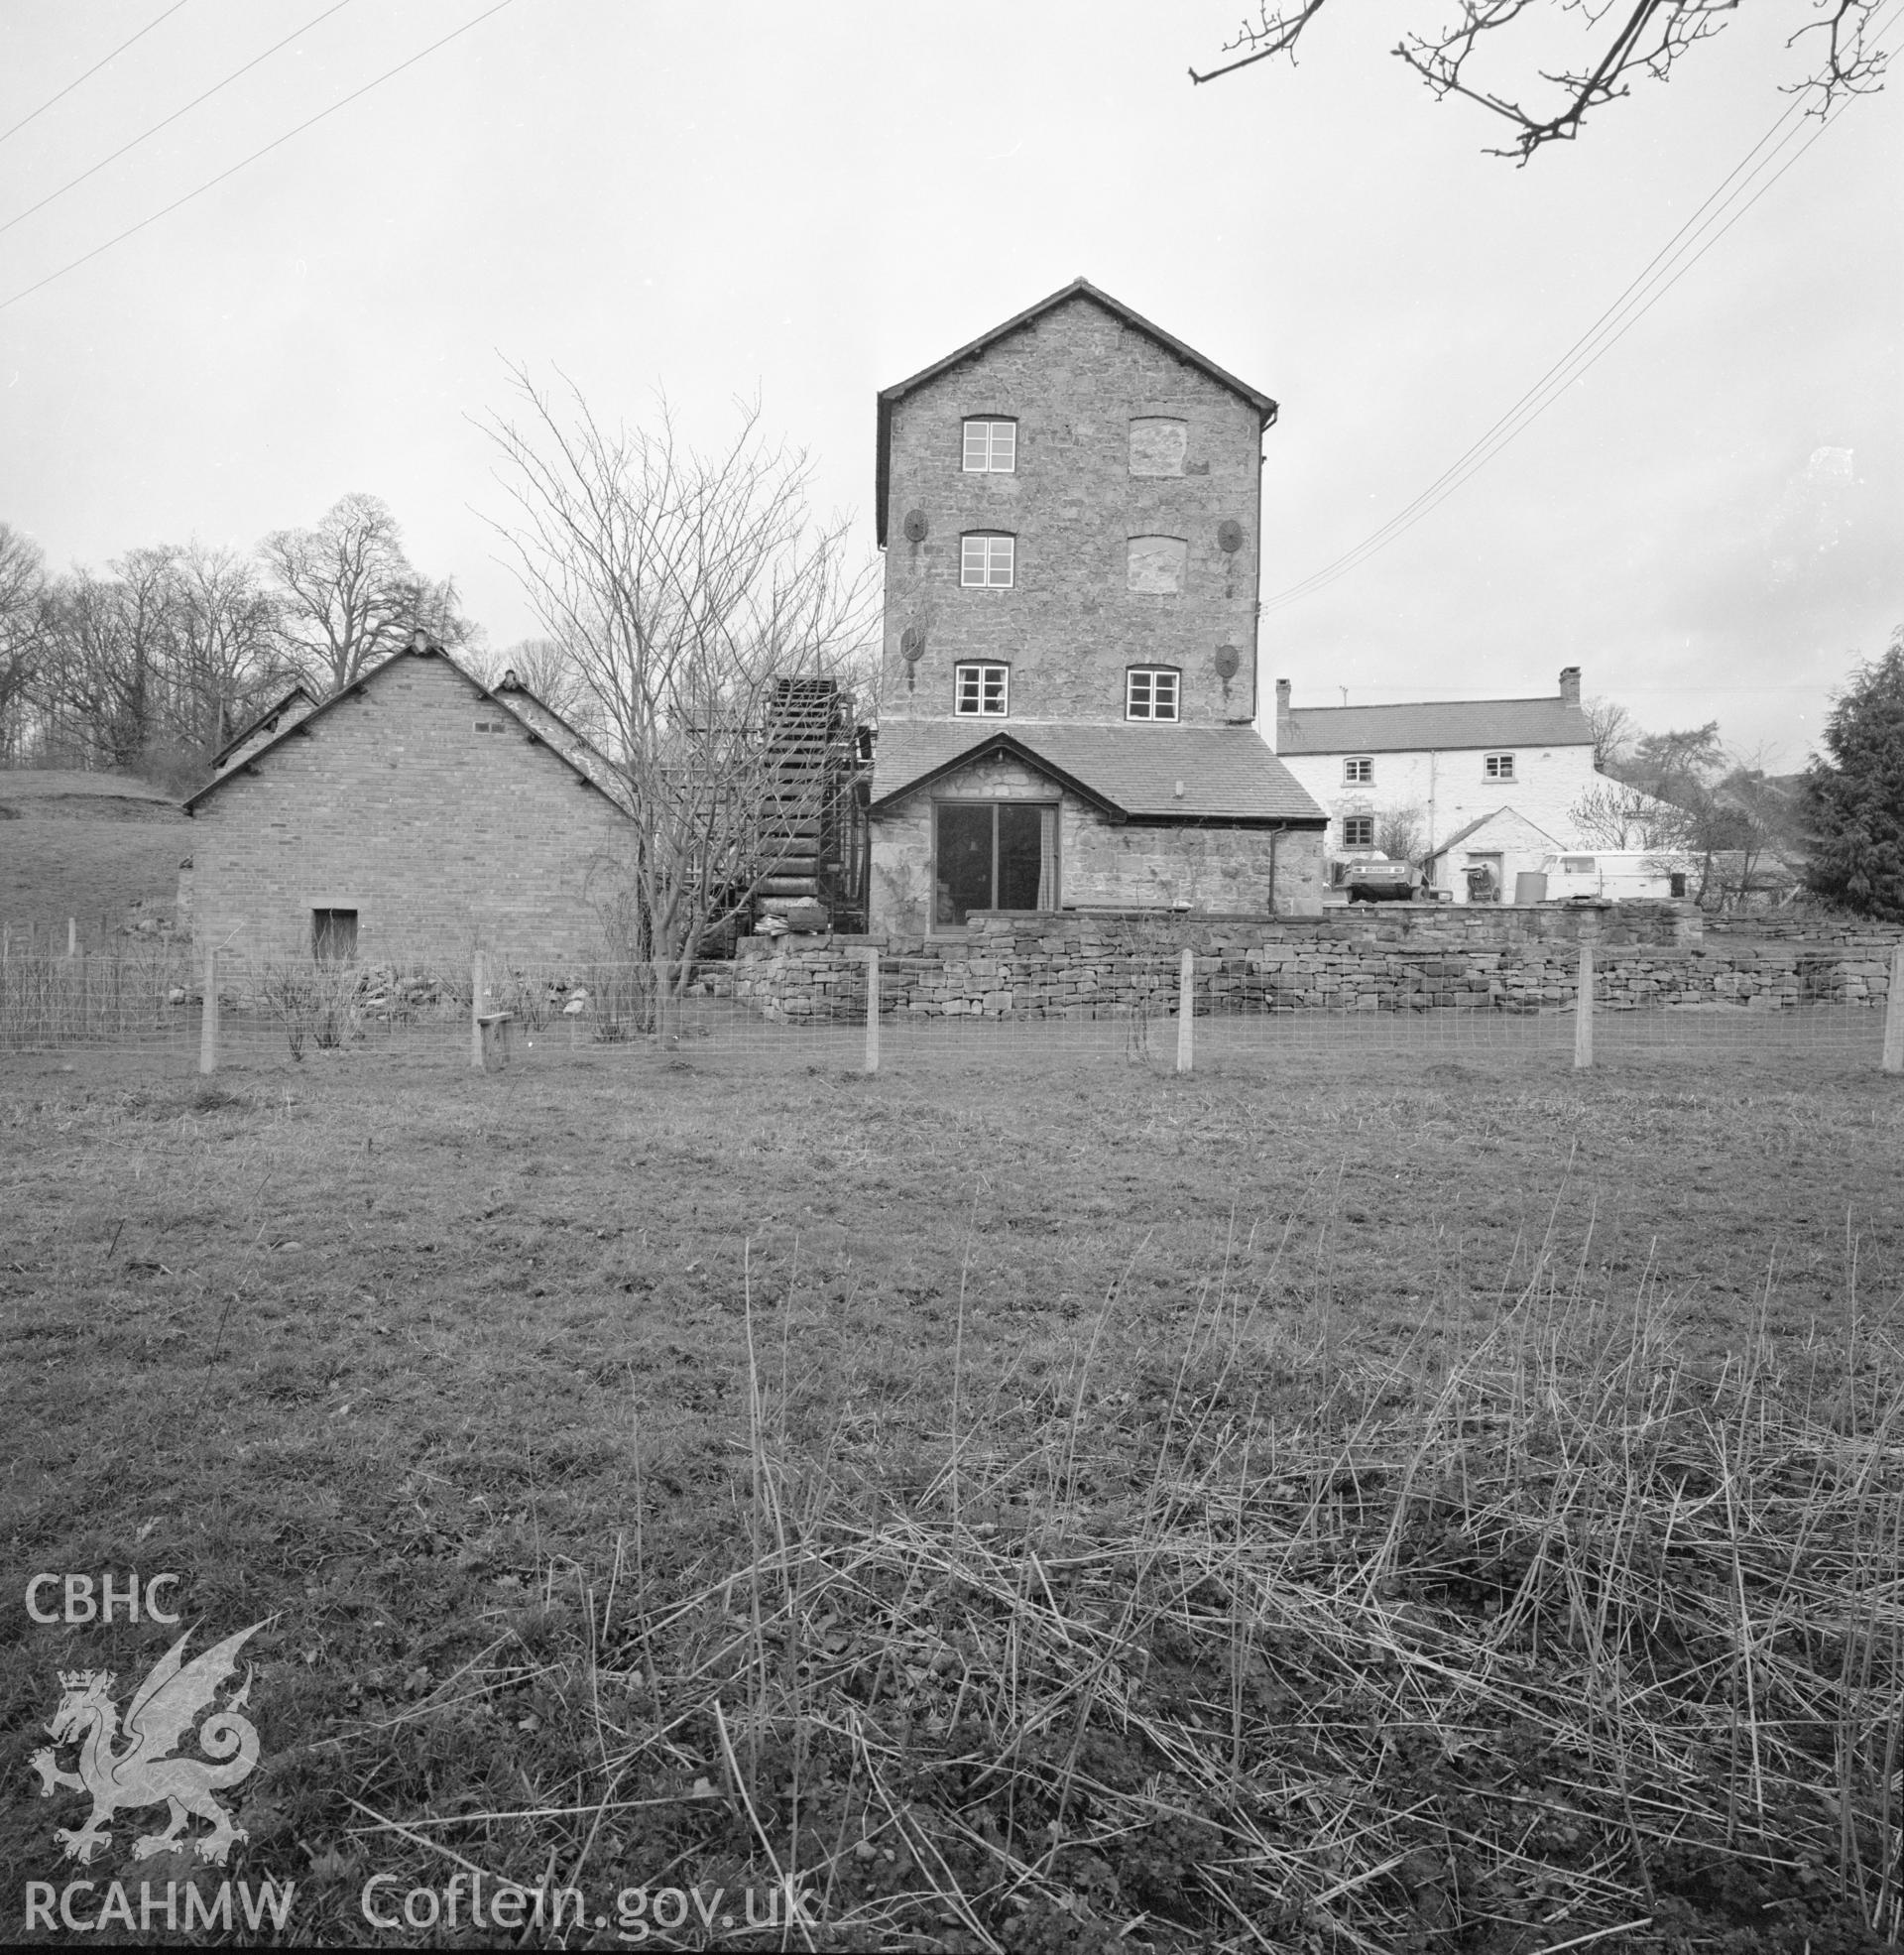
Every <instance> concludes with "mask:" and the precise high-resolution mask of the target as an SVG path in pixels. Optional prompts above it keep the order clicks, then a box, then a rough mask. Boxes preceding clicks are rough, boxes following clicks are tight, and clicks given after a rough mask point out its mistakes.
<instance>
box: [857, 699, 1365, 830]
mask: <svg viewBox="0 0 1904 1955" xmlns="http://www.w3.org/2000/svg"><path fill="white" fill-rule="evenodd" d="M998 754H1003V755H1009V756H1010V757H1011V759H1014V760H1017V761H1021V762H1022V763H1023V764H1024V765H1025V766H1027V767H1029V768H1032V769H1034V770H1036V771H1037V772H1038V773H1040V774H1043V775H1044V776H1046V777H1047V778H1048V779H1050V780H1052V781H1055V782H1056V783H1057V784H1058V785H1059V786H1060V787H1063V788H1065V789H1068V790H1069V791H1070V792H1071V793H1072V794H1078V795H1080V796H1081V797H1082V798H1083V799H1085V800H1087V801H1090V802H1091V803H1092V804H1093V805H1094V806H1096V807H1098V808H1100V809H1102V810H1103V811H1104V812H1105V813H1106V814H1108V815H1110V816H1111V818H1112V819H1113V820H1117V821H1182V822H1198V821H1205V822H1223V823H1232V822H1242V823H1268V822H1297V823H1301V824H1304V825H1307V826H1311V827H1317V828H1320V827H1321V826H1322V825H1323V824H1324V822H1325V821H1326V820H1327V819H1328V817H1327V816H1326V815H1325V814H1324V813H1323V811H1322V809H1321V808H1319V807H1318V806H1317V805H1316V803H1315V802H1314V801H1313V800H1311V799H1310V798H1309V796H1308V794H1305V793H1304V792H1303V790H1302V788H1301V787H1300V786H1299V785H1298V784H1297V782H1296V779H1295V777H1294V776H1293V775H1292V774H1291V773H1290V772H1289V770H1288V769H1287V768H1286V767H1284V766H1283V765H1282V763H1281V762H1280V761H1279V760H1277V759H1276V757H1275V755H1274V754H1272V753H1271V752H1270V751H1269V748H1268V746H1267V744H1266V743H1265V742H1264V741H1263V739H1262V737H1261V736H1260V735H1259V734H1258V733H1257V732H1256V730H1255V729H1254V727H1250V726H1086V725H1078V724H1075V723H1072V722H1069V721H1057V720H1013V721H1012V722H1011V726H1010V728H1009V729H1007V728H1005V727H1001V726H998V725H996V724H995V725H992V726H986V725H984V724H983V723H981V722H975V721H972V720H939V719H932V720H888V721H887V722H886V723H885V724H884V725H883V726H882V727H881V728H880V733H879V739H878V742H877V744H876V745H875V747H874V749H873V799H872V812H873V813H875V814H878V813H880V812H881V811H882V810H883V809H885V808H887V807H889V806H891V805H892V803H893V802H894V801H896V800H899V799H901V798H902V797H903V796H904V795H906V794H916V793H917V792H918V791H919V790H920V789H921V788H926V787H929V786H931V784H932V783H933V782H935V781H938V780H941V779H943V778H944V777H945V776H946V775H948V774H951V773H953V772H955V771H956V770H957V769H959V768H963V767H970V766H971V765H972V764H973V763H974V762H976V761H980V760H983V759H986V758H987V757H989V756H992V755H998ZM1179 783H1181V784H1182V786H1183V794H1182V796H1181V797H1179V796H1178V794H1177V786H1178V784H1179Z"/></svg>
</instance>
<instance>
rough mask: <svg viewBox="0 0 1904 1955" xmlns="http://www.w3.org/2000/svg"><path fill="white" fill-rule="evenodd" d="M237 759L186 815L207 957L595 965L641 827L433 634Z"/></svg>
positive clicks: (520, 700) (599, 782)
mask: <svg viewBox="0 0 1904 1955" xmlns="http://www.w3.org/2000/svg"><path fill="white" fill-rule="evenodd" d="M292 704H295V702H286V705H287V709H286V710H284V711H283V712H282V713H281V715H280V718H279V722H278V726H277V730H276V731H275V732H271V731H269V730H268V729H267V730H266V733H265V737H264V738H263V739H262V740H259V739H258V738H257V737H256V735H255V733H253V731H252V730H250V729H248V730H247V735H246V736H241V742H240V744H239V745H238V747H237V748H236V750H235V752H234V754H233V756H232V758H231V759H230V760H229V761H228V763H227V764H226V765H225V766H224V767H223V768H222V769H221V770H220V771H219V772H218V774H217V775H216V776H215V777H214V778H213V779H212V781H211V782H210V783H209V784H208V785H206V786H205V787H203V788H201V789H199V791H198V792H197V793H196V794H193V795H192V796H191V797H190V798H189V799H188V800H187V801H186V802H185V803H184V807H185V812H186V813H187V814H189V815H190V816H191V818H192V820H193V823H194V824H195V833H194V835H193V843H192V867H191V872H190V875H191V884H190V903H191V909H192V913H193V925H194V929H195V931H196V932H197V934H198V936H199V937H200V939H201V940H202V941H207V942H211V943H217V944H225V943H229V944H230V945H232V947H233V948H234V949H237V950H239V951H241V952H243V953H246V954H248V955H250V956H251V957H252V958H254V959H264V960H269V959H273V958H296V957H308V956H310V955H312V954H313V953H315V954H316V955H318V956H320V957H347V956H352V955H361V956H364V957H374V958H394V957H399V956H404V955H407V954H411V953H420V952H423V951H442V950H447V949H451V948H457V949H462V948H467V947H470V946H472V945H473V944H474V943H477V942H481V943H484V944H486V945H490V946H495V947H499V948H502V949H504V950H510V949H519V948H520V949H529V948H534V949H535V950H536V951H537V952H541V953H548V954H555V955H579V954H582V953H584V952H586V951H587V950H589V949H590V948H591V947H593V946H594V945H595V943H596V942H597V941H598V938H599V929H598V926H597V923H596V919H595V913H594V910H593V908H592V907H591V903H590V894H591V881H592V879H594V878H596V877H599V876H600V875H601V874H602V873H604V872H605V871H606V870H607V869H608V868H609V867H610V866H611V865H612V864H613V863H614V862H615V861H616V860H617V858H618V856H619V855H620V854H621V853H622V852H623V851H625V849H626V845H627V840H628V836H629V834H630V832H631V829H630V825H629V822H628V818H627V816H626V814H625V813H624V812H623V807H622V804H621V803H620V801H619V800H618V799H617V798H616V795H615V794H614V792H613V790H614V787H615V778H614V775H613V773H612V772H611V770H610V769H609V768H608V766H607V763H606V762H604V761H602V760H601V758H600V756H599V755H597V754H595V752H594V750H593V749H592V748H590V747H589V746H588V743H587V742H586V741H585V740H583V739H582V738H581V736H580V735H579V734H577V733H576V732H574V730H573V729H572V728H570V727H569V726H568V725H567V724H566V723H565V722H564V721H563V720H562V719H561V718H560V717H559V715H557V714H555V713H553V712H551V711H550V710H549V708H548V707H547V706H545V705H543V704H542V702H541V701H540V700H539V699H536V698H535V696H534V695H533V694H531V693H529V692H528V691H526V690H525V689H524V688H523V687H521V686H520V685H518V684H517V683H516V682H515V678H514V674H513V673H512V674H510V675H509V676H507V677H505V679H504V680H503V682H502V683H501V684H500V685H498V686H497V687H496V688H495V689H494V690H491V689H489V688H487V687H485V686H484V685H483V684H482V682H481V681H480V680H479V679H477V678H475V677H474V676H472V675H471V674H470V673H469V672H465V671H464V670H463V668H462V667H461V666H459V665H457V663H456V662H455V661H454V660H453V659H451V658H449V657H448V656H447V655H446V654H445V653H444V652H443V651H442V650H441V648H440V647H438V646H436V645H434V644H433V643H432V642H430V641H429V640H427V639H426V638H425V637H424V636H423V635H422V634H420V633H419V634H418V635H417V637H416V639H415V640H413V642H412V644H411V646H410V648H409V649H407V650H405V651H403V652H400V653H398V654H397V655H396V656H395V657H394V658H391V659H389V660H387V661H385V663H384V664H382V665H381V666H377V667H375V668H374V669H373V670H371V671H370V672H366V673H365V674H364V676H363V677H362V678H360V679H359V680H358V681H357V682H356V683H355V684H354V685H351V686H349V687H347V688H346V689H345V690H344V691H342V692H339V693H336V694H334V695H333V696H332V697H330V698H328V699H326V700H324V701H323V702H322V703H321V704H318V705H311V706H308V708H307V709H306V710H303V711H301V712H298V711H295V710H290V709H289V707H290V706H291V705H292Z"/></svg>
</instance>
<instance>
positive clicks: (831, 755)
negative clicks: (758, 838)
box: [755, 678, 868, 930]
mask: <svg viewBox="0 0 1904 1955" xmlns="http://www.w3.org/2000/svg"><path fill="white" fill-rule="evenodd" d="M766 735H767V750H768V762H769V770H770V773H769V781H768V786H767V793H766V806H765V809H764V819H763V827H762V847H763V852H764V853H765V855H766V856H767V858H768V865H769V866H768V873H767V875H766V876H765V878H764V879H763V880H762V883H761V886H760V892H759V895H758V896H757V898H756V901H755V911H756V914H757V915H760V914H765V913H768V912H771V911H774V910H783V909H784V908H785V907H786V906H787V904H788V903H791V902H795V901H798V900H800V899H802V898H804V899H806V900H808V901H812V902H817V903H820V904H822V905H824V906H825V908H826V909H827V910H828V911H829V912H830V913H831V915H832V918H833V927H834V928H835V929H836V930H861V929H864V928H865V927H866V896H867V889H866V885H867V869H868V850H867V821H866V814H865V810H864V808H863V806H862V805H861V800H862V796H861V795H860V794H859V793H858V792H857V790H858V787H859V785H860V777H861V776H862V774H863V773H864V772H865V770H864V768H863V766H862V764H861V762H860V760H859V748H858V742H857V739H856V736H855V729H854V724H853V704H852V699H851V696H850V695H848V694H845V693H842V692H841V690H840V688H839V684H838V681H837V680H834V679H830V678H776V679H775V680H774V681H773V689H772V691H771V692H770V694H769V696H768V702H767V726H766Z"/></svg>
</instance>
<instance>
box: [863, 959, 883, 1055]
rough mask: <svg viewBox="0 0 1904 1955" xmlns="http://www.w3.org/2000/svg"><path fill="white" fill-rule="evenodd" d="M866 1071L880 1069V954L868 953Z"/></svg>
mask: <svg viewBox="0 0 1904 1955" xmlns="http://www.w3.org/2000/svg"><path fill="white" fill-rule="evenodd" d="M866 1069H867V1071H868V1072H878V1071H879V1069H880V953H879V950H878V948H877V947H875V948H874V949H871V950H869V951H868V952H867V953H866Z"/></svg>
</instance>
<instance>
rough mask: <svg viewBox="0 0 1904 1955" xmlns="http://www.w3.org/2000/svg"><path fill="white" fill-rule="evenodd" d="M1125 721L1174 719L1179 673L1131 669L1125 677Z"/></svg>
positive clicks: (1155, 668)
mask: <svg viewBox="0 0 1904 1955" xmlns="http://www.w3.org/2000/svg"><path fill="white" fill-rule="evenodd" d="M1124 716H1125V718H1126V719H1175V718H1176V716H1177V672H1176V669H1175V668H1174V667H1172V666H1132V667H1131V668H1130V671H1129V672H1126V673H1125V675H1124Z"/></svg>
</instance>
